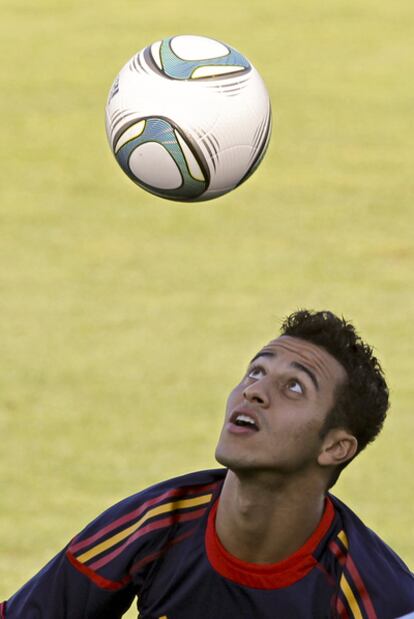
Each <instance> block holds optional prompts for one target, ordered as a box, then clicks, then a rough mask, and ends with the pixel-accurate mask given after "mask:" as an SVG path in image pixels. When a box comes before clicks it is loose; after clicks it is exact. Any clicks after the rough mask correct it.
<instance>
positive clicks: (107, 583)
mask: <svg viewBox="0 0 414 619" xmlns="http://www.w3.org/2000/svg"><path fill="white" fill-rule="evenodd" d="M66 557H67V559H68V560H69V562H70V563H71V565H73V567H74V568H75V569H76V570H77V571H78V572H80V573H81V574H84V575H85V576H87V577H88V578H89V580H91V581H92V582H94V583H95V584H96V585H98V587H100V588H101V589H107V590H109V591H118V590H119V589H123V587H125V586H126V585H127V584H128V583H129V582H131V577H130V576H129V575H128V576H125V577H124V578H122V580H118V581H116V580H109V579H108V578H104V577H103V576H100V575H99V574H96V573H95V572H93V571H92V570H91V569H90V568H89V567H87V566H86V565H84V564H83V563H79V561H77V560H76V558H75V557H74V556H73V555H72V554H71V553H70V552H69V550H67V551H66Z"/></svg>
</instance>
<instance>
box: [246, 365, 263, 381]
mask: <svg viewBox="0 0 414 619" xmlns="http://www.w3.org/2000/svg"><path fill="white" fill-rule="evenodd" d="M264 375H265V371H264V369H263V368H261V367H260V366H258V365H254V366H253V367H251V368H250V369H249V370H248V371H247V376H248V377H249V378H254V379H255V380H259V379H260V378H262V377H263V376H264Z"/></svg>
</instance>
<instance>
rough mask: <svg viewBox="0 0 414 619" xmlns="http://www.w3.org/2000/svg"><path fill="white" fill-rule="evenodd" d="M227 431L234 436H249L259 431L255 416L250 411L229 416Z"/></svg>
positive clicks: (236, 412)
mask: <svg viewBox="0 0 414 619" xmlns="http://www.w3.org/2000/svg"><path fill="white" fill-rule="evenodd" d="M227 429H228V430H229V431H230V432H233V433H234V434H246V433H249V434H250V433H255V432H259V430H260V428H259V423H258V419H257V416H256V415H255V414H254V413H252V412H250V411H249V412H247V411H234V413H232V415H231V416H230V420H229V422H228V424H227Z"/></svg>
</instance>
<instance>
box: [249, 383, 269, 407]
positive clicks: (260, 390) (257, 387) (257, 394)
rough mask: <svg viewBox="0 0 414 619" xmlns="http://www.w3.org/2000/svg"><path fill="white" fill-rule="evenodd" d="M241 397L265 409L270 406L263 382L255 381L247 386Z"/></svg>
mask: <svg viewBox="0 0 414 619" xmlns="http://www.w3.org/2000/svg"><path fill="white" fill-rule="evenodd" d="M243 397H244V398H245V399H246V400H247V401H248V402H251V403H254V404H259V406H262V407H263V408H267V407H268V406H269V404H270V400H269V395H268V393H267V390H266V385H265V380H263V379H262V380H257V381H255V382H254V383H252V384H251V385H248V386H247V387H246V388H245V389H244V391H243Z"/></svg>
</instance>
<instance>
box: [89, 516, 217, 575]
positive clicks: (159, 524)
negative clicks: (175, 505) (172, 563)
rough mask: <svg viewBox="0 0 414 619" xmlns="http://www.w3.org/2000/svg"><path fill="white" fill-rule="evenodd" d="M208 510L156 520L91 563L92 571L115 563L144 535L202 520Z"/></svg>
mask: <svg viewBox="0 0 414 619" xmlns="http://www.w3.org/2000/svg"><path fill="white" fill-rule="evenodd" d="M206 509H207V508H206V507H204V508H202V509H197V510H194V511H192V512H184V513H177V512H176V513H174V514H172V515H170V516H167V517H166V518H160V519H159V520H155V521H154V522H152V523H151V524H147V525H146V526H145V527H141V528H139V529H138V530H137V531H136V533H134V534H133V535H131V536H130V537H128V538H127V540H126V541H125V542H124V543H123V544H122V545H121V546H118V548H116V549H115V550H113V551H112V552H110V553H109V554H107V555H105V556H104V557H102V558H101V559H98V560H97V561H94V563H91V564H90V565H89V568H90V569H92V570H98V569H99V568H101V567H103V566H104V565H107V563H110V562H111V561H113V560H114V559H115V558H116V557H117V556H118V555H120V554H121V553H122V552H123V551H124V550H125V548H127V547H128V546H129V545H130V544H132V543H133V542H135V540H137V539H139V538H140V537H141V536H142V535H145V534H147V533H151V531H156V530H157V529H164V528H165V527H168V526H170V525H172V524H174V523H176V522H187V521H190V520H195V519H196V518H200V517H201V516H203V514H205V512H206Z"/></svg>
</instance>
